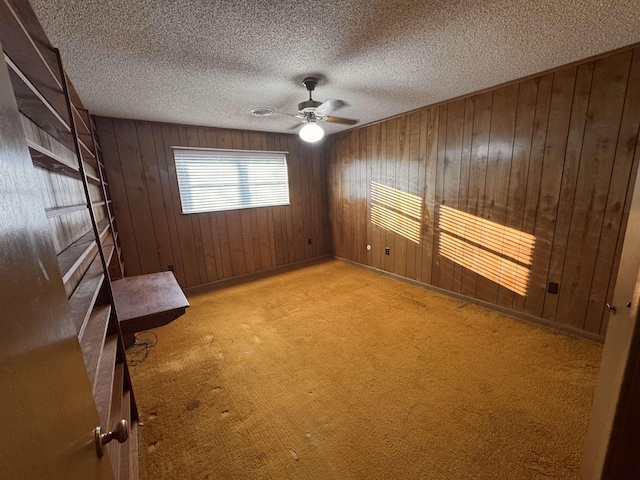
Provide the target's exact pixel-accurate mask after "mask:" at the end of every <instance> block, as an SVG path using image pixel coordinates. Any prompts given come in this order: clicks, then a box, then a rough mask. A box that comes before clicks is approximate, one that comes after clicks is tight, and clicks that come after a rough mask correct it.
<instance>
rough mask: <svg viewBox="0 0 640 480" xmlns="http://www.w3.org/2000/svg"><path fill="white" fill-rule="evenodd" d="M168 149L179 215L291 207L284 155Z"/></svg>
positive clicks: (258, 151)
mask: <svg viewBox="0 0 640 480" xmlns="http://www.w3.org/2000/svg"><path fill="white" fill-rule="evenodd" d="M171 148H172V150H173V161H174V165H175V167H176V177H177V180H178V189H179V191H180V204H181V208H182V213H183V214H192V213H206V212H224V211H229V210H240V209H245V208H261V207H275V206H282V205H291V198H290V193H289V167H288V161H287V155H288V152H280V151H267V150H265V151H263V150H235V149H234V150H229V149H220V148H198V147H171Z"/></svg>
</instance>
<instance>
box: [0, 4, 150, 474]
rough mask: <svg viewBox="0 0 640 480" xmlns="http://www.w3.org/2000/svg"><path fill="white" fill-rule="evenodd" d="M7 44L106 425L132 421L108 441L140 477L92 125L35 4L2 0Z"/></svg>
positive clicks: (114, 255) (112, 452) (118, 261)
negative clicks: (120, 439) (125, 435)
mask: <svg viewBox="0 0 640 480" xmlns="http://www.w3.org/2000/svg"><path fill="white" fill-rule="evenodd" d="M0 19H1V20H0V41H1V43H2V49H3V60H4V61H5V62H6V64H7V66H8V70H9V76H10V79H11V83H12V87H13V90H14V95H15V97H16V101H17V104H18V109H19V110H20V113H21V114H22V118H21V120H22V124H23V129H24V131H25V136H26V138H27V141H26V147H27V148H28V149H29V152H30V154H31V158H32V162H33V165H34V182H39V183H40V186H41V191H42V192H43V193H42V195H43V203H44V212H43V213H44V214H45V215H46V217H47V221H48V223H49V227H50V232H51V238H52V242H53V244H54V247H55V248H56V252H57V256H58V265H59V267H60V277H61V278H62V280H63V283H64V284H65V289H66V291H67V298H68V302H69V309H70V315H71V317H72V321H73V325H74V326H75V328H76V332H77V335H78V342H79V345H80V348H81V351H82V356H83V359H84V362H85V366H86V371H87V377H88V379H89V381H90V382H91V385H92V391H93V396H94V400H95V405H96V410H97V412H98V416H99V420H100V424H101V427H102V429H103V431H110V430H112V429H113V428H114V427H115V425H116V424H117V422H119V421H120V420H121V419H123V418H124V419H126V420H127V421H128V422H129V425H130V436H129V439H128V440H127V441H126V442H124V443H123V444H118V443H117V442H112V443H110V444H109V445H108V447H107V455H108V457H109V458H108V459H106V458H105V460H104V461H106V462H109V463H110V464H111V466H112V470H113V477H114V478H115V479H122V480H125V479H132V480H134V479H137V478H138V460H137V452H138V439H137V432H138V420H139V418H138V410H137V407H136V402H135V397H134V393H133V390H132V385H131V377H130V375H129V370H128V366H127V362H126V356H125V349H124V343H123V338H122V333H121V330H120V325H119V322H118V318H117V313H116V309H115V306H114V303H113V296H112V291H111V280H112V279H118V278H121V277H123V276H124V268H125V267H124V263H123V259H122V253H121V251H122V249H121V248H120V244H119V240H118V232H117V229H116V221H115V217H114V213H113V211H112V202H111V198H110V197H109V189H108V186H107V183H106V172H105V169H104V164H103V162H102V160H101V158H100V155H101V149H100V146H99V145H98V139H97V136H96V132H95V122H94V119H93V118H92V117H91V115H90V114H89V112H88V111H87V109H85V108H84V106H83V105H82V102H81V101H80V98H79V97H78V95H77V93H76V91H75V89H74V87H73V85H72V84H71V82H70V81H69V79H68V77H67V75H66V73H65V71H64V68H63V65H62V60H61V57H60V53H59V52H58V51H57V50H56V49H55V48H53V47H52V46H51V44H50V42H49V41H48V39H47V37H46V35H45V34H44V31H43V30H42V27H41V26H40V24H39V22H38V20H37V18H36V16H35V14H34V13H33V11H32V10H31V7H30V6H29V4H28V2H26V1H23V0H7V1H6V2H1V1H0Z"/></svg>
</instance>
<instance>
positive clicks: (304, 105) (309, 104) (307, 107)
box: [298, 100, 322, 112]
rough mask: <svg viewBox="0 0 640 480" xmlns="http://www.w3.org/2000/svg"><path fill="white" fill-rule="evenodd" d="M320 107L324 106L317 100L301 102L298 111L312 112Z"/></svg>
mask: <svg viewBox="0 0 640 480" xmlns="http://www.w3.org/2000/svg"><path fill="white" fill-rule="evenodd" d="M320 105H322V102H316V101H315V100H307V101H306V102H300V103H299V104H298V111H299V112H305V111H307V112H308V111H312V110H315V109H316V108H318V107H319V106H320Z"/></svg>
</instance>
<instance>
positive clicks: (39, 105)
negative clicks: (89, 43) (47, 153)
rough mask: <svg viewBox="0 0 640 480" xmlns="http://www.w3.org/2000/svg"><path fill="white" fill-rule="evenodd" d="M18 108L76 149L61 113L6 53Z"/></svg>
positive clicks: (59, 139)
mask: <svg viewBox="0 0 640 480" xmlns="http://www.w3.org/2000/svg"><path fill="white" fill-rule="evenodd" d="M4 58H5V61H6V62H7V65H8V66H9V67H10V68H9V76H10V77H11V84H12V86H13V93H14V94H15V97H16V102H17V103H18V109H19V110H20V111H21V112H22V113H23V114H24V115H25V116H27V117H28V118H29V119H31V121H33V122H34V123H35V124H37V125H38V126H40V127H41V128H42V129H43V130H44V131H46V132H47V133H49V134H50V135H51V136H52V137H54V138H55V139H56V140H58V141H59V142H60V143H62V144H63V145H65V146H66V147H68V148H69V149H71V150H73V149H74V144H73V137H72V135H71V128H70V127H69V124H68V123H67V122H66V120H65V119H64V118H63V117H62V116H61V115H60V113H59V112H58V111H57V110H56V109H55V108H54V107H53V106H52V105H51V104H50V103H49V102H48V101H47V99H46V98H44V97H43V96H42V94H40V92H39V91H38V89H37V88H36V87H35V86H34V85H33V83H31V81H30V80H29V79H28V78H27V77H26V76H25V75H24V74H23V73H22V72H21V71H20V69H19V68H18V67H17V66H16V65H15V64H14V63H13V62H12V61H11V59H10V58H9V57H7V55H6V54H5V56H4Z"/></svg>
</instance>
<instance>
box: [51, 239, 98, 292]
mask: <svg viewBox="0 0 640 480" xmlns="http://www.w3.org/2000/svg"><path fill="white" fill-rule="evenodd" d="M95 247H96V241H95V237H94V234H93V229H91V230H89V231H88V232H87V233H85V234H84V235H83V236H82V237H80V238H79V239H78V240H76V241H75V242H74V243H73V244H72V245H70V246H69V247H68V248H67V249H66V250H64V251H62V252H61V253H60V254H59V255H58V265H59V266H60V272H61V273H62V281H63V282H64V283H67V282H68V281H69V279H70V278H71V276H72V275H73V274H74V273H75V271H76V269H78V268H79V267H80V265H81V264H82V262H83V261H84V260H85V259H86V258H87V257H88V256H89V255H90V254H91V253H92V252H94V249H95ZM94 253H95V252H94Z"/></svg>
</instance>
